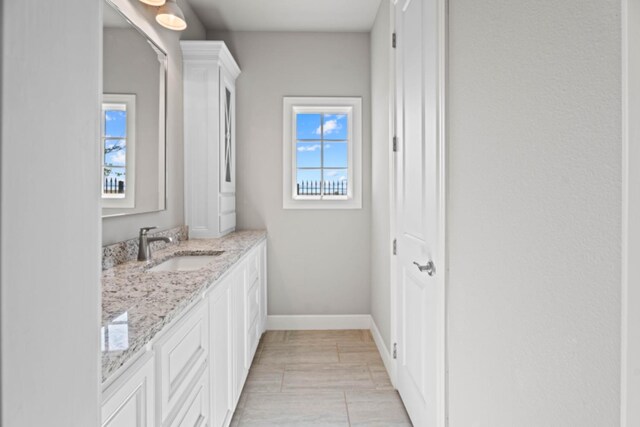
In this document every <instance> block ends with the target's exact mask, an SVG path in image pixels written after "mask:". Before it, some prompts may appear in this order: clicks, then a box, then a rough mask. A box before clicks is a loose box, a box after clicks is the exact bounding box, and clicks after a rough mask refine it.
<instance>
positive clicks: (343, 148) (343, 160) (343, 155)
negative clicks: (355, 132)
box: [324, 142, 349, 168]
mask: <svg viewBox="0 0 640 427" xmlns="http://www.w3.org/2000/svg"><path fill="white" fill-rule="evenodd" d="M348 156H349V152H348V146H347V143H346V142H325V143H324V167H327V168H346V167H349V162H348Z"/></svg>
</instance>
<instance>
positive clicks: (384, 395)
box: [231, 330, 411, 427]
mask: <svg viewBox="0 0 640 427" xmlns="http://www.w3.org/2000/svg"><path fill="white" fill-rule="evenodd" d="M231 426H238V427H246V426H296V427H303V426H322V427H333V426H341V427H343V426H372V427H373V426H385V427H386V426H389V427H391V426H411V422H410V421H409V418H408V416H407V413H406V411H405V409H404V406H403V404H402V401H401V400H400V397H399V396H398V393H397V392H396V391H395V390H394V389H393V386H392V385H391V382H390V381H389V377H388V375H387V371H386V370H385V368H384V365H383V364H382V359H381V358H380V354H379V353H378V349H377V348H376V345H375V343H374V342H373V339H372V338H371V334H370V332H369V331H367V330H346V331H268V332H267V333H265V334H264V335H263V336H262V340H261V341H260V345H259V346H258V350H257V352H256V356H255V358H254V360H253V365H252V366H251V370H250V371H249V376H248V377H247V382H246V384H245V386H244V390H243V392H242V395H241V396H240V401H239V403H238V408H237V409H236V413H235V415H234V418H233V420H232V422H231Z"/></svg>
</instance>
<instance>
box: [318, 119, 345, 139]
mask: <svg viewBox="0 0 640 427" xmlns="http://www.w3.org/2000/svg"><path fill="white" fill-rule="evenodd" d="M329 117H335V118H332V119H328V120H325V122H324V134H325V135H331V134H332V133H336V132H338V131H339V130H340V129H342V125H341V124H340V123H338V120H340V119H342V118H344V115H335V116H326V117H325V118H329ZM321 131H322V129H321V127H320V126H318V128H317V129H316V135H320V132H321Z"/></svg>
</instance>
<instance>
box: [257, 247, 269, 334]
mask: <svg viewBox="0 0 640 427" xmlns="http://www.w3.org/2000/svg"><path fill="white" fill-rule="evenodd" d="M259 251H260V330H259V332H260V335H262V334H263V333H264V331H265V330H266V329H267V242H266V241H264V242H262V243H260V247H259Z"/></svg>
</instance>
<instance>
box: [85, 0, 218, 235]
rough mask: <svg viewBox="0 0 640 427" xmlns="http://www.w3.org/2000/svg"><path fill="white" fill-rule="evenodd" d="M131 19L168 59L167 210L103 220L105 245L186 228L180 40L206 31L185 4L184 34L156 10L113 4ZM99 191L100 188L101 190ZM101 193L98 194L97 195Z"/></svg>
mask: <svg viewBox="0 0 640 427" xmlns="http://www.w3.org/2000/svg"><path fill="white" fill-rule="evenodd" d="M114 3H115V4H117V5H118V6H119V7H120V8H121V9H122V10H123V11H124V12H125V14H126V15H127V16H128V18H129V19H130V20H131V21H132V22H133V23H134V24H136V25H137V26H138V27H140V28H141V29H142V30H143V31H145V32H146V33H147V34H148V35H149V36H150V37H151V38H152V39H153V40H154V41H155V42H156V43H157V44H158V45H159V46H160V47H161V48H163V49H164V51H165V52H167V55H168V59H169V61H168V63H169V66H168V70H167V157H166V162H167V209H166V210H164V211H161V212H155V213H147V214H138V215H130V216H123V217H115V218H105V219H103V221H102V222H103V226H102V227H103V231H102V240H103V244H109V243H114V242H118V241H121V240H126V239H130V238H132V237H135V236H137V233H138V229H139V228H140V227H143V226H147V225H156V226H158V227H161V228H169V227H173V226H176V225H181V224H184V196H183V194H184V156H183V132H182V130H183V128H182V122H183V117H182V52H181V51H180V44H179V42H180V39H181V38H182V39H183V40H189V39H196V40H198V39H200V40H204V39H205V30H204V27H203V26H202V24H201V23H200V21H198V19H197V17H196V16H195V14H194V13H193V12H192V10H191V8H190V7H189V5H188V4H187V3H186V2H184V1H183V2H179V4H180V7H181V8H182V9H183V11H184V12H185V16H186V19H187V25H188V27H187V30H186V31H185V32H183V33H180V32H175V31H171V30H167V29H164V28H162V27H161V26H159V25H158V24H157V23H156V22H155V10H156V8H152V7H149V6H145V5H144V4H142V3H141V2H139V1H128V0H114ZM98 188H99V187H98ZM97 191H98V190H96V192H97Z"/></svg>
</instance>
